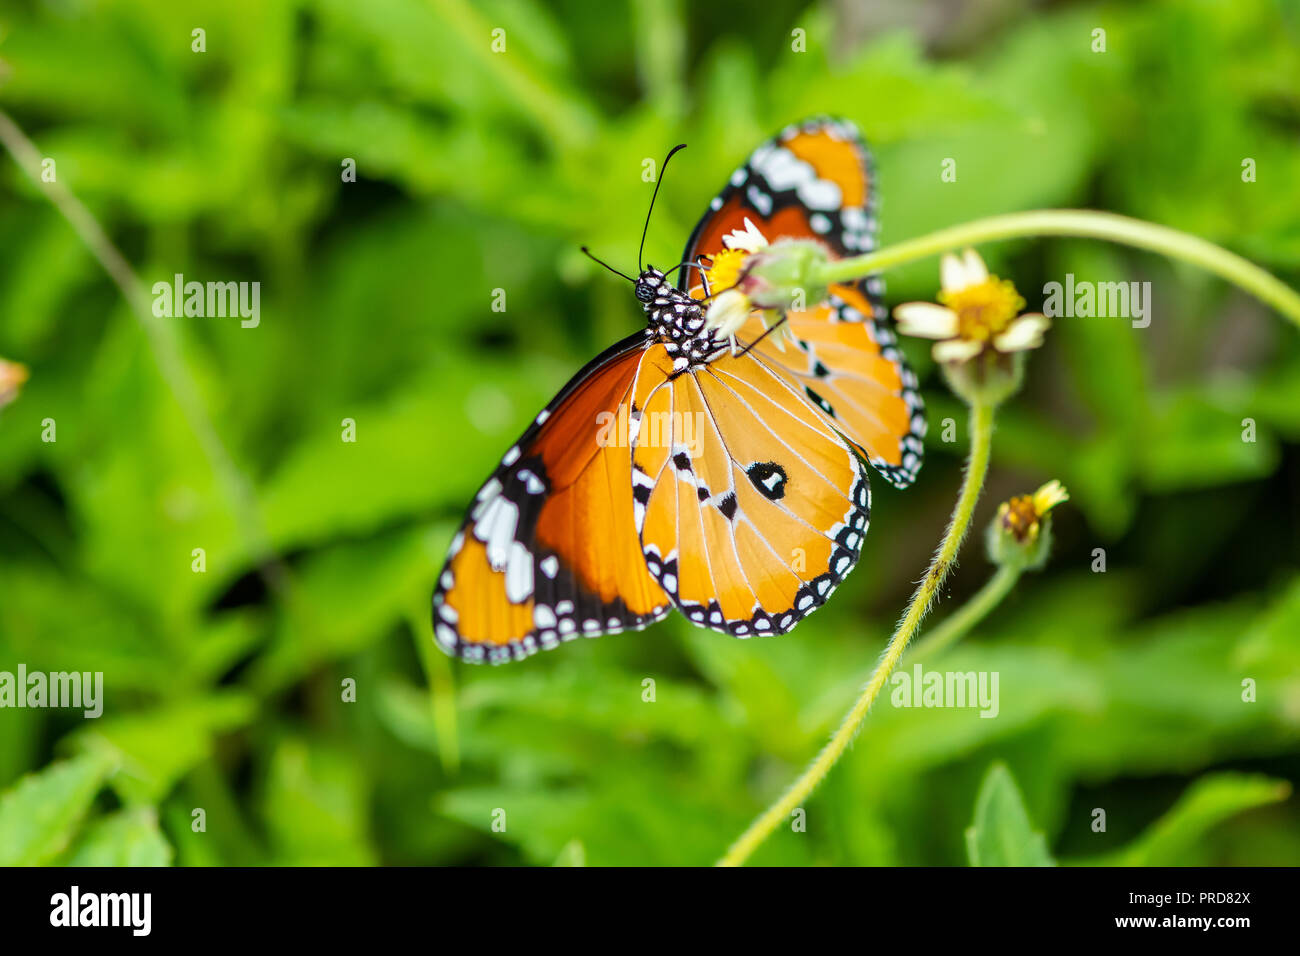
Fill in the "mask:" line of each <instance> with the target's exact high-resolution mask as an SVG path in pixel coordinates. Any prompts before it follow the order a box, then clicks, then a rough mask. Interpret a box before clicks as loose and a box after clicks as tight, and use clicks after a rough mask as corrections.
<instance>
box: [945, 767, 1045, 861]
mask: <svg viewBox="0 0 1300 956" xmlns="http://www.w3.org/2000/svg"><path fill="white" fill-rule="evenodd" d="M966 853H967V856H968V857H969V858H970V865H971V866H1053V865H1054V861H1053V860H1052V856H1051V854H1050V853H1048V851H1047V841H1046V840H1045V839H1044V838H1043V835H1042V834H1041V833H1038V832H1037V831H1035V830H1034V829H1033V827H1032V826H1031V825H1030V823H1029V814H1028V813H1027V812H1026V811H1025V803H1024V800H1022V799H1021V797H1020V791H1019V790H1018V789H1017V788H1016V782H1015V780H1014V779H1012V777H1011V771H1009V770H1008V769H1007V768H1006V765H1005V764H1002V763H995V764H994V765H993V766H992V767H990V768H989V772H988V774H987V775H986V776H985V777H984V783H983V784H982V785H981V786H980V792H979V796H978V797H977V798H976V800H975V821H974V822H973V823H972V824H971V826H970V827H969V828H968V829H967V830H966Z"/></svg>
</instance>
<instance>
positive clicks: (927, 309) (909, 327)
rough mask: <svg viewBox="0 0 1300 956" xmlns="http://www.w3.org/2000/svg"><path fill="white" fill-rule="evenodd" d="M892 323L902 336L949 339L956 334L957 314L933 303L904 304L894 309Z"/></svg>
mask: <svg viewBox="0 0 1300 956" xmlns="http://www.w3.org/2000/svg"><path fill="white" fill-rule="evenodd" d="M894 321H895V322H897V323H898V331H900V332H902V333H903V334H904V335H915V336H917V337H919V338H923V339H950V338H952V337H953V336H954V335H956V334H957V313H956V312H954V311H953V310H952V309H948V308H944V307H943V306H941V305H935V304H934V303H933V302H904V303H903V304H902V305H900V306H898V307H897V308H895V309H894Z"/></svg>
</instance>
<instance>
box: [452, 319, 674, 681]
mask: <svg viewBox="0 0 1300 956" xmlns="http://www.w3.org/2000/svg"><path fill="white" fill-rule="evenodd" d="M644 341H645V337H644V335H636V336H632V337H631V338H629V339H626V340H624V341H623V342H621V343H619V345H617V346H615V347H614V348H612V349H610V350H609V351H608V352H606V353H605V354H604V355H602V356H601V357H600V358H598V359H596V360H595V361H594V362H592V363H591V364H590V365H589V366H588V367H587V368H585V369H584V370H583V371H581V372H579V373H578V375H577V376H575V377H574V379H573V380H572V381H571V382H570V383H569V385H567V386H566V387H565V388H564V389H563V390H562V391H561V393H560V395H559V396H557V398H556V399H555V401H553V402H552V403H551V404H550V405H549V406H547V408H546V410H544V411H543V412H542V413H541V414H540V415H539V416H538V417H537V420H536V421H535V422H534V423H533V424H532V425H531V426H530V427H529V429H528V430H527V431H526V432H525V433H524V435H523V436H522V437H521V438H520V440H519V441H518V442H517V443H516V444H515V445H513V446H512V447H511V449H510V450H509V451H508V452H507V453H506V455H505V457H504V458H503V459H502V460H501V463H500V465H499V466H498V467H497V469H496V470H495V471H494V472H493V474H492V476H491V477H490V478H489V479H488V481H487V482H486V483H485V484H484V486H483V487H482V489H480V491H479V493H478V495H477V496H476V497H475V500H474V503H473V504H472V505H471V506H470V511H469V514H468V515H467V516H466V519H465V522H464V524H463V525H462V527H461V529H460V530H459V531H458V532H457V534H456V536H455V538H454V539H453V542H452V546H451V550H450V553H449V555H448V558H447V564H446V567H445V568H444V570H443V572H442V575H441V576H440V578H439V582H438V587H437V590H436V591H435V593H434V596H433V625H434V636H435V638H436V640H437V642H438V644H439V645H440V646H441V647H442V648H443V649H444V650H445V651H447V652H448V653H452V654H456V655H457V656H459V657H463V658H465V659H467V660H472V661H490V662H492V663H498V662H500V661H505V660H514V659H519V658H522V657H525V656H527V655H529V654H532V653H535V652H536V651H538V650H543V649H549V648H551V647H555V646H557V645H558V644H559V643H561V642H563V641H566V640H572V639H574V638H576V637H595V636H597V635H599V634H608V633H612V632H617V631H623V630H638V629H640V628H643V627H645V626H646V625H647V624H649V623H651V622H653V621H657V620H659V619H660V618H662V617H663V616H664V615H665V614H667V613H668V611H669V610H670V609H671V607H672V602H671V601H670V600H669V599H668V597H667V595H666V594H665V593H664V591H663V589H662V588H661V587H660V586H659V585H658V584H657V583H656V582H655V580H654V579H653V578H652V577H651V576H650V574H649V573H648V571H647V569H646V565H645V560H644V558H643V556H642V550H641V546H640V542H639V540H638V538H637V534H636V527H635V523H634V520H633V499H632V496H631V494H630V489H631V487H632V481H631V455H632V452H631V449H630V447H629V445H630V441H629V440H627V438H626V435H623V436H620V434H619V432H618V428H617V423H618V422H619V421H620V420H621V421H624V422H626V420H627V412H626V411H622V412H621V411H620V410H621V409H626V408H628V407H630V403H631V402H632V401H633V400H634V397H635V395H636V394H638V390H640V391H641V392H644V391H648V390H649V389H650V388H653V387H654V385H655V384H656V383H658V382H661V381H663V379H664V373H663V371H662V370H661V369H658V368H656V367H653V366H649V365H646V364H645V360H646V358H647V353H646V351H645V349H644ZM624 431H626V429H625V430H624Z"/></svg>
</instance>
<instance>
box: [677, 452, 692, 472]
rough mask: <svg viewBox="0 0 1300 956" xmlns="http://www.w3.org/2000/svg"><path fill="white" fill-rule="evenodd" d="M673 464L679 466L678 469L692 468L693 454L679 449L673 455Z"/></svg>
mask: <svg viewBox="0 0 1300 956" xmlns="http://www.w3.org/2000/svg"><path fill="white" fill-rule="evenodd" d="M673 464H674V465H676V466H677V470H678V471H690V470H691V456H690V455H688V454H686V452H684V451H679V452H678V453H677V454H675V455H673Z"/></svg>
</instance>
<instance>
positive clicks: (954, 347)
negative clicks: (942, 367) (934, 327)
mask: <svg viewBox="0 0 1300 956" xmlns="http://www.w3.org/2000/svg"><path fill="white" fill-rule="evenodd" d="M982 351H984V343H983V342H972V341H971V340H970V339H948V340H947V341H945V342H935V343H934V349H933V351H932V354H933V355H934V360H935V361H936V362H965V361H967V360H969V359H973V358H974V357H975V356H977V355H979V354H980V352H982Z"/></svg>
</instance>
